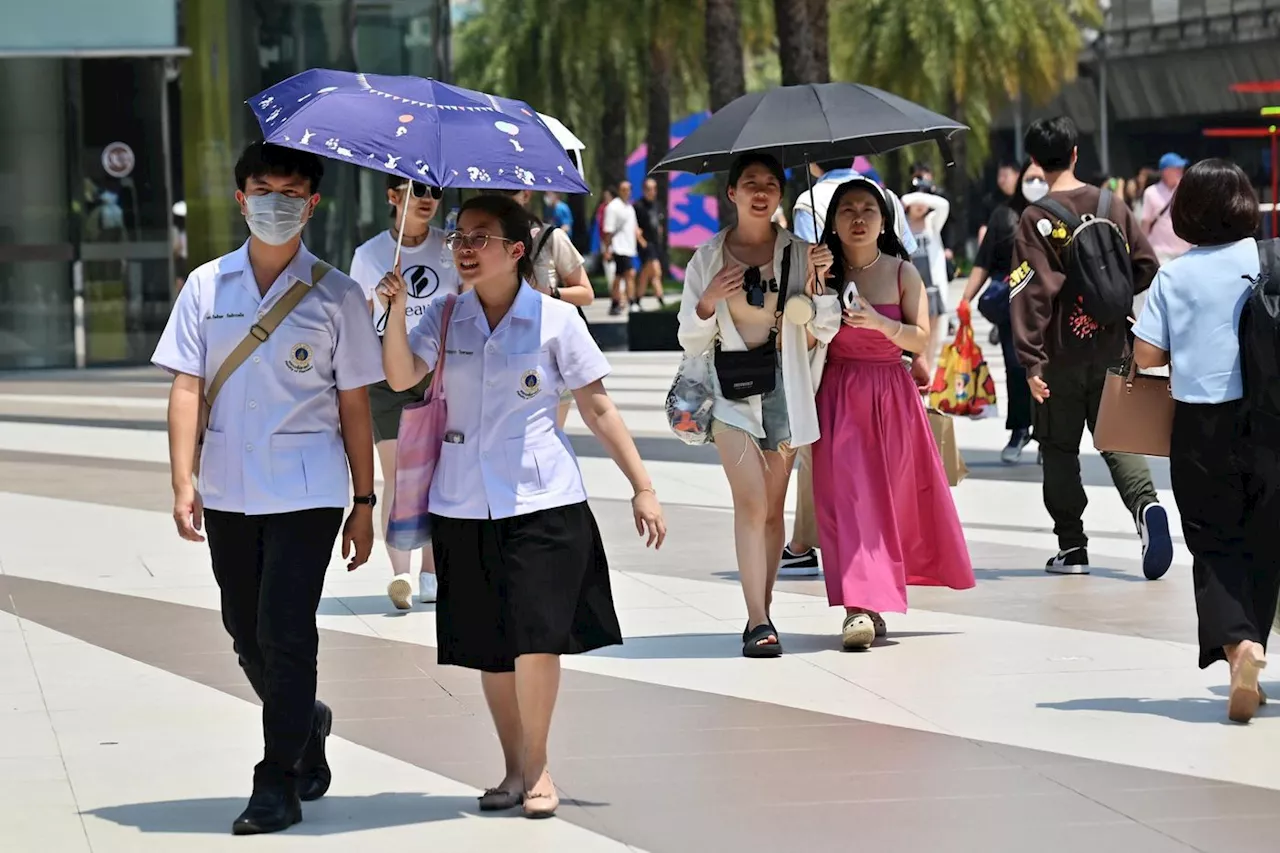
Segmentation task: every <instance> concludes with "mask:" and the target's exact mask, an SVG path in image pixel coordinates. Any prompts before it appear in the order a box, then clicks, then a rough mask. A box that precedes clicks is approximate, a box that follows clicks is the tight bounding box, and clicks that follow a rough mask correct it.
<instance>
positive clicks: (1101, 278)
mask: <svg viewBox="0 0 1280 853" xmlns="http://www.w3.org/2000/svg"><path fill="white" fill-rule="evenodd" d="M1076 140H1077V131H1076V126H1075V123H1074V122H1072V121H1071V119H1070V118H1067V117H1066V116H1060V117H1058V118H1053V119H1042V120H1039V121H1036V122H1033V123H1032V124H1031V126H1030V128H1028V130H1027V135H1026V150H1027V154H1028V155H1029V156H1030V157H1031V159H1032V160H1034V161H1035V162H1036V163H1037V164H1038V165H1039V166H1040V167H1041V168H1042V169H1043V170H1044V172H1045V178H1046V180H1047V181H1048V182H1049V189H1050V192H1049V194H1048V195H1047V196H1045V198H1043V199H1041V200H1040V201H1038V202H1035V203H1034V204H1031V205H1029V206H1028V207H1027V208H1026V210H1025V211H1024V212H1023V214H1022V217H1021V219H1020V220H1019V223H1018V235H1017V241H1016V246H1015V251H1014V270H1013V273H1012V274H1011V275H1010V277H1009V286H1010V288H1011V290H1010V294H1009V300H1010V302H1009V308H1010V314H1011V319H1012V326H1013V336H1014V346H1015V348H1016V349H1017V352H1018V361H1019V362H1021V363H1022V366H1023V367H1025V368H1026V370H1027V384H1028V385H1029V386H1030V388H1031V395H1032V397H1034V398H1035V400H1036V403H1037V404H1038V405H1037V406H1036V412H1035V431H1034V434H1035V438H1036V440H1037V441H1038V442H1039V443H1040V448H1041V451H1042V452H1043V454H1044V503H1045V509H1047V510H1048V511H1049V514H1050V515H1051V516H1052V517H1053V524H1054V528H1053V529H1054V533H1055V534H1057V536H1058V548H1059V551H1058V554H1057V555H1056V556H1054V557H1053V558H1052V559H1050V560H1049V562H1048V564H1047V565H1046V571H1049V572H1051V573H1054V574H1088V571H1089V554H1088V543H1089V539H1088V537H1087V536H1086V535H1085V532H1084V521H1083V516H1084V510H1085V506H1086V505H1087V503H1088V498H1087V497H1086V495H1085V491H1084V484H1083V483H1082V482H1081V478H1080V440H1081V438H1082V437H1083V435H1084V428H1085V426H1086V425H1087V426H1088V427H1089V430H1090V431H1091V432H1092V430H1093V428H1094V425H1095V423H1096V421H1097V418H1098V406H1099V404H1100V401H1101V399H1102V388H1103V385H1104V383H1105V381H1106V374H1107V369H1108V368H1110V367H1114V366H1116V365H1117V364H1118V363H1119V362H1121V361H1122V360H1123V359H1124V358H1125V357H1126V355H1127V354H1128V352H1129V338H1130V333H1129V318H1130V316H1131V314H1132V311H1133V307H1132V306H1133V298H1134V296H1135V294H1137V293H1140V292H1142V291H1144V290H1146V289H1147V288H1148V287H1149V286H1150V284H1151V280H1152V279H1153V278H1155V275H1156V272H1157V270H1158V269H1159V263H1158V261H1157V260H1156V256H1155V253H1154V252H1153V251H1152V249H1151V245H1150V243H1148V242H1147V238H1146V236H1145V235H1143V233H1142V229H1141V228H1140V227H1139V225H1138V222H1137V221H1136V220H1135V219H1134V216H1133V214H1132V213H1131V212H1130V211H1129V208H1128V207H1127V206H1126V205H1125V204H1124V202H1123V200H1122V199H1119V198H1116V197H1114V196H1113V195H1112V193H1111V192H1110V191H1108V190H1105V189H1102V190H1100V189H1099V188H1097V187H1093V186H1089V185H1087V184H1084V183H1082V182H1081V181H1080V180H1078V179H1077V178H1076V176H1075V166H1076V158H1077V150H1076ZM1102 457H1103V459H1105V460H1106V463H1107V467H1108V468H1110V469H1111V479H1112V481H1113V482H1114V483H1115V486H1116V488H1117V489H1118V490H1119V492H1120V497H1121V498H1122V499H1123V500H1124V503H1125V506H1126V507H1128V509H1129V512H1130V513H1132V515H1133V518H1134V520H1135V523H1136V525H1137V528H1138V533H1139V535H1140V536H1141V538H1142V571H1143V574H1145V575H1146V576H1147V578H1149V579H1151V580H1155V579H1157V578H1160V577H1162V576H1163V575H1164V573H1165V572H1166V571H1168V570H1169V565H1170V564H1171V563H1172V562H1173V541H1172V539H1171V537H1170V535H1169V518H1168V515H1167V513H1166V512H1165V510H1164V508H1163V507H1161V506H1160V504H1159V501H1158V499H1157V497H1156V490H1155V486H1154V485H1152V482H1151V472H1150V470H1149V469H1148V468H1147V462H1146V460H1145V459H1144V458H1142V457H1141V456H1132V455H1129V454H1124V453H1103V454H1102Z"/></svg>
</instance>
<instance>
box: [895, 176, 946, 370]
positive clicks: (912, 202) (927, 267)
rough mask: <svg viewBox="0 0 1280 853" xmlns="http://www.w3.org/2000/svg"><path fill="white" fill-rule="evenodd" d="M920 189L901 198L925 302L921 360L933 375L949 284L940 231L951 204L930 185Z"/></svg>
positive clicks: (939, 345)
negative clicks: (926, 321)
mask: <svg viewBox="0 0 1280 853" xmlns="http://www.w3.org/2000/svg"><path fill="white" fill-rule="evenodd" d="M920 186H921V187H922V188H923V189H918V190H916V191H914V192H909V193H907V194H906V195H905V196H903V197H902V204H903V207H905V208H906V212H907V225H908V227H909V228H910V229H911V234H912V236H913V237H915V239H916V250H915V251H914V252H912V253H911V262H912V263H913V264H914V265H915V268H916V272H918V273H919V274H920V278H921V280H922V281H923V282H924V292H925V295H926V296H927V297H928V300H929V342H928V346H927V347H926V348H925V351H924V360H925V365H926V366H927V367H928V369H929V372H930V373H933V370H934V368H935V367H936V366H937V359H938V351H939V350H940V349H941V347H942V329H943V324H942V320H941V318H942V317H943V316H944V315H945V314H946V313H947V300H946V295H945V294H946V290H947V287H948V286H949V285H950V282H951V278H950V276H948V275H947V256H946V250H945V249H944V248H943V246H942V229H943V228H944V227H946V224H947V217H948V216H950V215H951V202H949V201H947V200H946V198H945V197H943V196H942V195H941V194H939V193H937V192H935V191H934V187H933V186H932V185H930V184H921V185H920Z"/></svg>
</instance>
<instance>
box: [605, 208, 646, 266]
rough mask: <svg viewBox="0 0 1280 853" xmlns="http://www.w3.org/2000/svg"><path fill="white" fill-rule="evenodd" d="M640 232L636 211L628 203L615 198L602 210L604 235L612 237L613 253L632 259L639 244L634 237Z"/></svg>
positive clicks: (637, 251)
mask: <svg viewBox="0 0 1280 853" xmlns="http://www.w3.org/2000/svg"><path fill="white" fill-rule="evenodd" d="M639 231H640V222H639V220H638V219H637V218H636V209H635V208H634V207H632V206H631V203H630V202H626V201H623V200H622V199H620V198H615V199H614V200H613V201H611V202H609V206H608V207H606V208H605V209H604V233H606V234H612V235H613V243H612V247H613V253H614V254H615V255H622V256H623V257H626V258H634V257H635V256H636V255H637V254H639V251H640V247H639V242H638V241H637V240H636V235H637V234H638V233H639Z"/></svg>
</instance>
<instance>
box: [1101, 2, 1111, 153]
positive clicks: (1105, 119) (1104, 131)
mask: <svg viewBox="0 0 1280 853" xmlns="http://www.w3.org/2000/svg"><path fill="white" fill-rule="evenodd" d="M1103 27H1104V28H1105V27H1106V24H1105V23H1104V24H1103ZM1107 113H1108V110H1107V34H1106V31H1105V29H1104V31H1103V34H1102V36H1101V37H1100V38H1099V39H1098V130H1099V136H1100V137H1101V140H1100V145H1101V152H1100V156H1099V158H1098V159H1099V161H1100V162H1101V164H1102V174H1104V175H1106V176H1107V177H1108V178H1109V177H1111V127H1110V118H1109V116H1108V115H1107Z"/></svg>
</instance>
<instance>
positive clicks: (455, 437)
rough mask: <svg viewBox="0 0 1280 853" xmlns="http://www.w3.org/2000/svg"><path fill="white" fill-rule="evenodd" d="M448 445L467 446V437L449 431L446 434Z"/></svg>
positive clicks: (454, 431)
mask: <svg viewBox="0 0 1280 853" xmlns="http://www.w3.org/2000/svg"><path fill="white" fill-rule="evenodd" d="M444 440H445V443H446V444H465V443H466V441H467V437H466V436H465V435H463V434H462V433H460V432H458V431H457V430H452V429H451V430H449V431H448V432H446V433H445V434H444Z"/></svg>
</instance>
